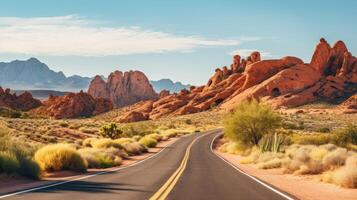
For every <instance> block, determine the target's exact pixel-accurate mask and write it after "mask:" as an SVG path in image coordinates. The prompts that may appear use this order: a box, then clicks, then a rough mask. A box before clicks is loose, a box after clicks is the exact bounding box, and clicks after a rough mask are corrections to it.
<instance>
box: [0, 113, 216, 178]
mask: <svg viewBox="0 0 357 200" xmlns="http://www.w3.org/2000/svg"><path fill="white" fill-rule="evenodd" d="M207 115H210V113H204V114H195V115H191V116H184V117H169V118H166V119H160V120H157V121H146V122H137V123H129V124H119V123H113V122H112V121H107V120H101V119H100V118H96V119H91V118H87V119H72V120H52V119H34V118H26V119H25V118H13V117H10V116H9V117H0V174H6V176H12V177H17V176H26V177H29V178H32V179H40V178H41V177H42V176H46V175H47V174H48V173H54V172H57V171H62V170H70V171H76V172H85V171H86V170H87V169H89V168H108V167H115V166H119V165H121V164H122V163H123V161H124V160H125V159H128V158H129V157H130V156H136V155H141V154H143V153H146V152H148V150H149V148H154V147H156V146H157V145H158V143H159V142H161V141H167V140H170V139H171V138H174V137H180V136H183V135H186V134H189V133H193V132H200V131H204V130H208V129H211V128H212V127H217V121H214V120H212V118H206V116H207ZM207 119H209V120H207Z"/></svg>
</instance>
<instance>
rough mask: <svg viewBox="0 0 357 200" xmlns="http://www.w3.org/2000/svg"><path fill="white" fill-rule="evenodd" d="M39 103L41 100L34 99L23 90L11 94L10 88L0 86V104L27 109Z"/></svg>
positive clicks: (35, 106)
mask: <svg viewBox="0 0 357 200" xmlns="http://www.w3.org/2000/svg"><path fill="white" fill-rule="evenodd" d="M41 105H42V103H41V101H40V100H37V99H34V98H33V97H32V95H31V94H30V93H29V92H24V93H22V94H21V95H19V96H17V95H16V94H11V92H10V89H6V90H4V89H2V88H1V87H0V106H4V107H9V108H11V109H15V110H21V111H28V110H30V109H32V108H37V107H39V106H41Z"/></svg>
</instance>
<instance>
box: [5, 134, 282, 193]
mask: <svg viewBox="0 0 357 200" xmlns="http://www.w3.org/2000/svg"><path fill="white" fill-rule="evenodd" d="M217 134H219V132H218V131H211V132H207V133H195V134H192V135H189V136H186V137H183V138H181V139H180V140H178V141H177V142H175V143H173V144H172V145H171V146H169V147H167V148H165V149H164V150H163V151H161V152H160V153H159V154H158V155H157V156H155V157H152V158H150V159H148V160H146V161H144V162H142V163H140V164H138V165H135V166H132V167H128V168H125V169H122V170H119V171H115V172H110V173H107V174H101V175H98V176H93V177H90V178H86V179H82V180H77V181H72V182H68V183H65V184H61V185H57V186H53V187H48V188H44V189H39V190H34V191H30V192H26V193H21V194H18V195H11V196H9V197H6V198H4V199H23V200H45V199H46V200H54V199H56V200H63V199H67V200H77V199H78V200H80V199H85V200H91V199H93V200H94V199H95V200H101V199H103V200H104V199H105V200H108V199H123V200H126V199H128V200H135V199H139V200H141V199H150V198H152V197H153V196H154V195H155V194H157V193H158V191H159V190H160V189H161V188H162V187H163V186H164V185H165V184H166V183H167V182H168V180H170V178H172V176H173V174H175V173H176V172H178V171H179V172H180V173H178V174H179V176H176V177H175V178H176V180H177V181H176V182H174V183H171V185H172V186H171V188H170V190H168V191H169V192H167V193H168V194H167V195H168V196H167V199H175V200H177V199H183V200H190V199H195V200H196V199H204V200H209V199H214V200H217V199H227V200H228V199H249V200H250V199H254V200H255V199H274V200H275V199H287V198H285V197H284V196H282V195H280V194H278V193H277V192H274V191H273V190H271V189H269V188H268V187H266V186H263V185H262V184H260V183H258V182H257V181H256V180H253V179H252V178H250V177H248V176H246V175H244V174H243V173H241V172H239V171H237V170H236V169H234V168H233V167H232V166H230V165H229V164H227V163H226V162H224V161H223V160H222V159H221V158H219V157H218V156H217V155H215V154H214V153H213V152H212V151H211V141H212V140H213V138H214V137H215V136H216V135H217ZM200 136H201V137H200ZM188 147H190V148H188ZM187 149H189V150H187ZM184 161H185V162H184ZM0 197H1V196H0ZM165 197H166V196H165Z"/></svg>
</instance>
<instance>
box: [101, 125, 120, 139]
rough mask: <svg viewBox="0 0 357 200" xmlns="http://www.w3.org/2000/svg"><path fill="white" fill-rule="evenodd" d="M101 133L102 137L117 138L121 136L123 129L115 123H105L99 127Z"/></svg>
mask: <svg viewBox="0 0 357 200" xmlns="http://www.w3.org/2000/svg"><path fill="white" fill-rule="evenodd" d="M99 133H100V135H101V136H102V137H105V138H110V139H117V138H120V137H121V135H122V134H123V131H122V130H120V129H119V128H118V126H117V125H116V124H115V123H110V124H108V125H104V126H102V127H101V128H100V129H99Z"/></svg>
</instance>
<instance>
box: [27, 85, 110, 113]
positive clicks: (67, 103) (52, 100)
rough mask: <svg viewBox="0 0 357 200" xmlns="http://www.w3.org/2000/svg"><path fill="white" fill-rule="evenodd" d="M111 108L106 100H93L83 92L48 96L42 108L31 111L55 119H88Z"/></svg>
mask: <svg viewBox="0 0 357 200" xmlns="http://www.w3.org/2000/svg"><path fill="white" fill-rule="evenodd" d="M112 108H113V104H112V103H111V101H110V100H108V99H103V98H93V97H92V96H91V95H89V94H88V93H85V92H82V91H81V92H79V93H69V94H67V95H65V96H50V97H49V98H48V100H46V101H44V102H43V106H41V107H39V108H37V109H35V110H33V111H32V112H33V113H35V114H40V115H45V116H50V117H54V118H56V119H63V118H76V117H88V116H91V115H96V114H100V113H103V112H107V111H109V110H111V109H112Z"/></svg>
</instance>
